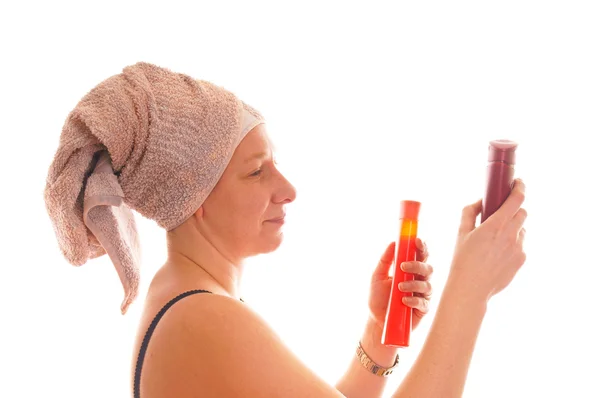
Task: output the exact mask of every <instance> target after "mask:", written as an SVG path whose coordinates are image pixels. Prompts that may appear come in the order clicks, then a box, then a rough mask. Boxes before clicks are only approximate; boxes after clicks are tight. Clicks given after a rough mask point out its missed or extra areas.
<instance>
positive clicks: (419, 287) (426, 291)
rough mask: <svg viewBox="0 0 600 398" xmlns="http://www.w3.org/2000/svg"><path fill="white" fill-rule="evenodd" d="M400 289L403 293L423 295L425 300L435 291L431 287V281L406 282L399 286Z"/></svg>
mask: <svg viewBox="0 0 600 398" xmlns="http://www.w3.org/2000/svg"><path fill="white" fill-rule="evenodd" d="M398 289H400V291H402V292H407V293H419V294H422V295H423V296H424V297H425V298H429V297H431V295H432V293H433V289H432V287H431V283H429V281H419V280H414V281H404V282H400V283H399V284H398Z"/></svg>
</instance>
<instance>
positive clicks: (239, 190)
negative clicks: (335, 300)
mask: <svg viewBox="0 0 600 398" xmlns="http://www.w3.org/2000/svg"><path fill="white" fill-rule="evenodd" d="M295 198H296V190H295V188H294V187H293V186H292V185H291V184H290V183H289V181H288V180H286V179H285V177H284V176H283V175H282V174H281V173H280V172H279V170H277V167H276V165H275V162H274V159H273V148H272V144H271V142H270V140H269V137H268V135H267V131H266V129H265V125H264V124H260V125H258V126H257V127H255V128H254V129H252V130H251V131H250V132H249V133H248V134H247V135H246V137H245V138H244V139H243V140H242V142H241V143H240V144H239V145H238V147H237V148H236V150H235V152H234V154H233V157H232V159H231V161H230V162H229V165H228V166H227V168H226V169H225V172H224V173H223V176H222V177H221V179H220V180H219V182H218V183H217V185H216V186H215V188H214V189H213V191H212V192H211V193H210V195H209V196H208V198H207V199H206V200H205V201H204V204H203V205H202V219H203V223H202V224H203V226H202V228H203V230H204V232H205V233H207V234H208V235H207V236H208V237H209V239H211V240H212V239H214V240H216V241H213V242H212V243H213V244H215V245H217V247H223V248H224V249H225V250H226V251H227V252H228V253H229V254H230V255H232V256H236V257H241V258H245V257H249V256H253V255H256V254H261V253H268V252H271V251H273V250H275V249H276V248H277V247H279V245H280V244H281V240H282V238H283V236H282V231H281V227H282V226H283V223H284V216H285V205H286V204H288V203H290V202H292V201H293V200H294V199H295Z"/></svg>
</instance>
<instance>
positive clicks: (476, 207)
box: [458, 199, 483, 237]
mask: <svg viewBox="0 0 600 398" xmlns="http://www.w3.org/2000/svg"><path fill="white" fill-rule="evenodd" d="M482 208H483V199H479V200H478V201H477V202H475V203H472V204H470V205H468V206H465V208H464V209H463V211H462V217H461V220H460V227H459V228H458V236H459V237H463V236H465V235H466V234H468V233H469V232H471V231H472V230H474V229H475V223H476V222H477V216H478V215H479V213H481V211H482Z"/></svg>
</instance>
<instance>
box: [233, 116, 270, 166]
mask: <svg viewBox="0 0 600 398" xmlns="http://www.w3.org/2000/svg"><path fill="white" fill-rule="evenodd" d="M273 152H275V148H274V144H273V140H272V139H271V137H269V134H268V133H267V130H266V129H265V128H264V125H263V124H261V125H258V126H256V127H255V128H253V129H252V130H251V131H250V132H249V133H248V134H247V135H246V137H244V139H243V140H242V142H240V145H239V146H238V148H237V149H236V151H235V153H234V157H235V158H237V160H238V161H241V162H244V163H247V162H250V161H252V160H254V159H257V158H262V157H270V156H271V155H272V154H273Z"/></svg>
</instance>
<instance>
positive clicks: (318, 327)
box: [0, 0, 600, 398]
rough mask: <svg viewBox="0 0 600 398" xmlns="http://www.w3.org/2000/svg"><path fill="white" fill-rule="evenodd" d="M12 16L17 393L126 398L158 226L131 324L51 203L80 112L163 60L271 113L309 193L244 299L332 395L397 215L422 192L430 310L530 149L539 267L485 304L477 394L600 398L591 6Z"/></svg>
mask: <svg viewBox="0 0 600 398" xmlns="http://www.w3.org/2000/svg"><path fill="white" fill-rule="evenodd" d="M3 4H4V5H2V6H1V7H0V41H1V44H2V45H1V51H2V52H1V57H2V61H1V63H0V69H1V73H0V84H1V86H0V87H1V88H0V101H1V104H0V105H1V107H0V112H1V115H2V117H1V118H0V123H1V131H2V133H1V134H2V137H3V141H2V156H1V157H0V162H1V163H2V164H1V168H0V170H1V171H0V173H1V180H2V187H1V188H0V189H1V191H2V194H1V199H0V200H1V201H2V207H1V209H2V218H1V220H2V232H1V240H0V245H1V256H0V299H1V301H0V303H1V306H2V312H1V314H0V324H1V327H0V333H1V338H0V371H1V372H0V396H2V397H40V396H60V397H65V398H66V397H126V396H128V391H129V386H130V379H129V377H130V360H131V355H132V341H133V337H134V332H135V328H136V326H137V321H138V317H139V311H140V309H141V306H142V302H143V299H144V294H145V291H146V287H147V283H148V282H149V280H150V279H151V277H152V275H153V273H154V272H155V271H156V270H157V268H158V267H159V266H160V265H161V263H162V261H163V260H164V258H165V244H164V242H165V238H164V231H163V230H161V229H160V228H159V227H158V226H156V225H155V224H154V222H152V221H149V220H145V219H142V218H141V217H138V218H137V220H138V227H139V229H140V234H141V242H142V248H143V258H144V264H143V286H142V289H141V294H140V297H139V299H138V300H137V301H136V303H135V304H134V305H133V307H132V308H131V310H130V312H129V313H128V314H127V315H126V316H121V314H120V311H119V305H120V303H121V300H122V294H123V292H122V288H121V285H120V282H119V280H118V277H117V274H116V272H115V271H114V269H113V267H112V264H111V263H110V262H109V259H108V258H107V257H106V256H105V257H102V258H100V259H96V260H93V261H90V262H89V263H88V264H86V265H84V266H82V267H79V268H77V267H73V266H71V265H69V264H68V263H67V262H66V260H64V259H63V258H62V256H61V254H60V251H59V249H58V246H57V243H56V239H55V236H54V234H53V231H52V226H51V224H50V220H49V218H48V216H47V214H46V211H45V208H44V203H43V195H42V192H43V188H44V183H45V178H46V173H47V170H48V166H49V164H50V162H51V159H52V156H53V155H54V152H55V150H56V147H57V145H58V139H59V134H60V131H61V128H62V124H63V123H64V120H65V118H66V116H67V114H68V112H69V111H70V110H71V109H72V108H73V107H74V106H75V105H76V103H77V102H78V101H79V99H80V98H81V97H82V96H83V95H84V94H85V93H86V92H87V91H88V90H89V89H91V88H92V87H93V86H95V85H96V84H97V83H99V82H100V81H102V80H103V79H105V78H107V77H109V76H111V75H113V74H116V73H119V72H120V71H121V69H122V68H123V67H124V66H127V65H129V64H133V63H135V62H138V61H147V62H152V63H156V64H159V65H161V66H165V67H168V68H170V69H172V70H175V71H178V72H183V73H187V74H190V75H192V76H194V77H196V78H200V79H205V80H210V81H213V82H215V83H217V84H219V85H222V86H224V87H226V88H228V89H230V90H232V91H234V92H235V93H236V94H237V95H238V96H240V97H241V98H242V99H244V100H245V101H246V102H248V103H250V104H252V105H253V106H255V107H256V108H258V109H259V110H260V111H261V112H262V113H263V114H264V115H265V116H266V117H267V119H268V122H269V124H268V128H269V130H270V132H271V134H272V135H273V137H274V139H275V142H276V144H277V145H278V148H279V151H278V158H279V162H280V164H282V167H283V169H284V172H285V173H286V175H287V176H288V177H289V179H290V180H291V181H292V182H293V183H294V184H295V186H296V188H297V189H298V198H297V200H296V202H295V203H293V204H292V205H291V206H290V207H289V209H288V210H289V211H288V215H289V222H288V224H287V225H286V227H285V228H286V234H287V236H286V240H285V242H284V244H283V245H282V246H281V248H280V250H278V251H277V252H276V253H273V254H271V255H268V256H262V257H258V258H254V259H252V260H251V261H250V263H251V266H250V267H248V274H247V277H246V280H245V284H244V298H245V300H246V301H247V302H248V303H249V304H250V305H252V306H253V307H254V308H256V309H257V310H258V311H259V312H260V313H261V314H262V315H263V316H264V317H265V318H266V319H267V320H268V321H269V322H270V324H271V325H272V326H273V328H274V329H276V331H277V332H278V333H280V335H281V336H282V337H283V338H284V340H285V341H286V342H287V343H288V344H289V347H290V348H291V349H292V350H293V351H294V352H296V353H297V354H298V355H299V356H300V357H301V358H302V359H303V360H304V361H305V362H306V363H307V364H308V365H309V366H311V367H312V368H313V369H315V371H317V372H318V373H319V374H320V375H321V376H322V377H323V378H325V379H326V380H328V381H330V382H331V383H335V381H336V380H337V379H338V378H339V377H340V376H341V375H342V373H343V371H344V370H345V368H346V366H347V364H348V361H350V360H352V358H353V350H354V347H355V344H356V341H357V339H358V338H359V336H360V334H361V328H362V326H363V324H364V320H365V316H366V297H367V293H368V282H369V277H370V274H371V272H372V270H373V268H374V267H375V264H376V263H377V260H378V258H379V256H380V255H381V253H382V252H383V250H384V249H385V247H386V245H387V244H388V242H390V241H391V240H394V239H395V235H396V229H397V214H398V213H397V212H398V202H399V201H400V200H401V199H416V200H420V201H422V202H423V206H422V211H421V224H420V230H419V234H420V236H421V237H423V239H425V240H426V241H427V242H428V245H429V247H430V250H431V258H430V262H431V264H432V265H433V266H434V267H435V275H434V278H433V284H434V288H435V293H436V294H435V296H434V298H433V301H432V311H435V310H436V308H437V304H438V299H439V293H440V292H441V290H442V289H443V286H444V283H445V280H446V276H447V272H448V267H449V263H450V260H451V256H452V251H453V244H454V239H455V231H456V228H457V226H458V221H459V218H460V211H461V209H462V207H463V206H464V205H466V204H468V203H471V202H473V201H475V200H477V199H478V198H479V197H481V195H482V193H483V188H484V186H483V184H484V178H485V167H486V158H487V143H488V141H489V140H492V139H496V138H509V139H513V140H516V141H518V142H519V149H518V152H517V154H518V160H517V162H518V163H517V168H516V175H517V176H520V177H522V178H523V179H524V181H525V183H526V184H527V200H526V203H525V207H526V209H527V210H528V212H529V218H528V220H527V223H526V227H527V232H528V233H527V238H526V249H527V254H528V259H527V262H526V264H525V266H524V268H523V269H522V270H521V271H520V272H519V273H518V275H517V277H516V278H515V280H514V281H513V283H512V284H511V285H510V286H509V288H507V289H506V290H505V291H504V292H502V293H501V294H500V295H498V296H497V297H495V298H494V299H493V300H492V302H491V304H490V308H489V311H488V314H487V316H486V319H485V322H484V325H483V327H482V330H481V333H480V335H479V340H478V342H477V346H476V350H475V354H474V357H473V361H472V364H471V368H470V372H469V377H468V380H467V384H466V389H465V394H464V396H465V397H488V398H492V397H506V396H511V397H529V396H539V397H541V396H549V395H551V396H578V397H596V398H597V397H600V384H599V383H600V382H599V376H600V344H599V342H598V340H599V337H600V326H598V313H599V310H598V304H599V302H600V299H599V298H598V294H597V291H598V286H599V285H598V284H599V282H598V280H599V277H600V271H599V268H600V255H599V252H598V244H599V243H600V240H599V238H600V232H599V229H598V225H599V223H600V214H599V210H598V209H599V203H600V196H599V194H598V189H597V187H598V181H599V178H598V175H599V172H600V167H599V166H598V161H597V154H598V151H599V147H598V144H597V142H598V134H599V133H600V117H599V112H600V54H599V52H600V24H599V23H598V21H599V20H600V11H599V7H598V3H597V2H594V1H587V2H586V1H575V0H570V1H547V0H546V1H528V0H520V1H503V2H484V1H437V2H435V1H422V2H393V1H389V2H373V1H369V2H366V1H364V2H361V3H358V2H349V1H344V2H328V1H318V2H309V1H303V2H283V1H279V2H272V3H267V2H264V1H254V2H249V1H244V2H242V1H239V2H236V3H234V2H230V1H210V2H207V1H197V2H189V3H177V2H172V1H169V2H167V1H164V2H161V3H151V2H143V3H142V2H138V3H133V2H116V1H114V2H107V1H105V2H95V3H94V4H95V5H89V4H88V3H87V2H73V3H72V4H67V3H65V2H56V1H52V2H50V1H49V2H41V1H38V2H20V3H18V5H14V4H17V3H13V5H6V4H8V3H3ZM90 4H91V3H90ZM367 4H368V5H367ZM136 216H138V215H137V214H136ZM432 319H433V313H432V314H430V315H428V316H427V318H426V319H425V320H424V322H423V323H422V324H421V326H420V327H419V328H418V330H417V331H416V332H415V333H413V338H412V346H411V347H410V348H409V349H407V350H405V351H403V352H402V354H401V361H402V363H401V366H400V369H399V370H398V371H396V373H395V374H394V375H393V376H392V377H391V379H390V382H389V387H390V388H389V390H388V392H390V393H391V392H392V391H393V389H394V388H395V387H396V386H397V385H398V383H399V382H400V381H401V379H402V375H403V373H404V372H405V371H406V370H407V368H408V367H410V366H411V364H412V361H413V360H414V358H415V356H416V355H417V353H418V351H419V349H420V347H421V345H422V343H423V340H424V338H425V336H426V334H427V331H428V329H429V327H430V324H431V320H432Z"/></svg>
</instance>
